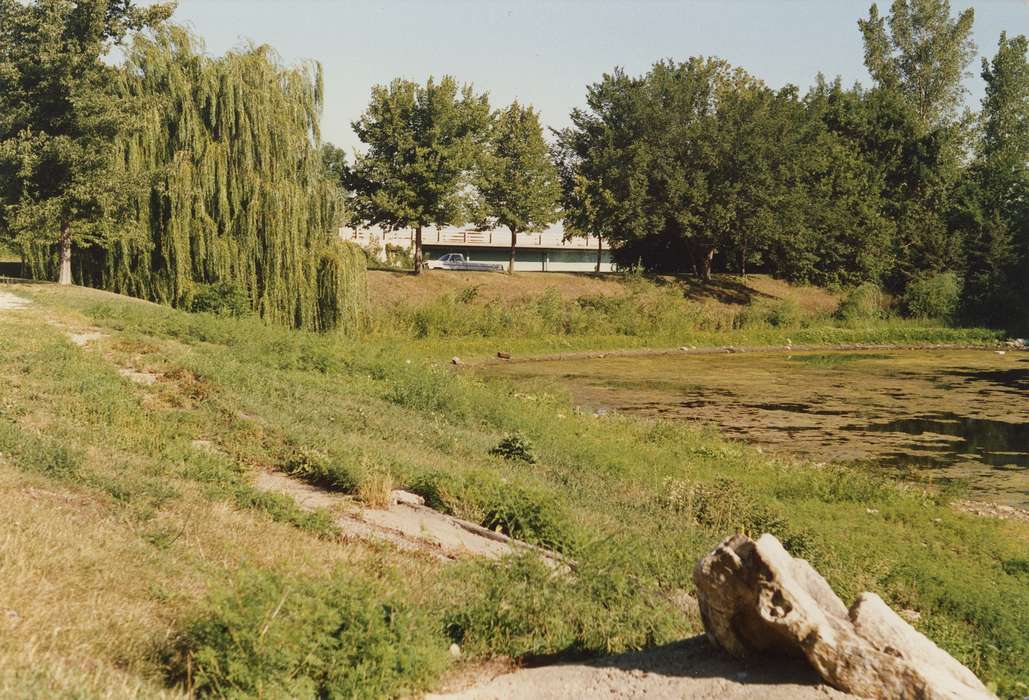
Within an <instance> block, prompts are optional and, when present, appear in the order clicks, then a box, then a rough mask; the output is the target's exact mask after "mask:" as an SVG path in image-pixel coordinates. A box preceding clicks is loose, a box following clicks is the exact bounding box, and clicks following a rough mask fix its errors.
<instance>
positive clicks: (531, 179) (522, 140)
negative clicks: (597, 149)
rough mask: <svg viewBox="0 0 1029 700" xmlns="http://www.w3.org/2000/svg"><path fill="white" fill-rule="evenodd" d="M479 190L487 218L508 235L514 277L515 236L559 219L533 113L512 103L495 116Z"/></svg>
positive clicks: (553, 177) (553, 176) (552, 171)
mask: <svg viewBox="0 0 1029 700" xmlns="http://www.w3.org/2000/svg"><path fill="white" fill-rule="evenodd" d="M478 184H479V191H480V193H481V195H482V199H483V202H484V204H485V206H486V210H487V213H488V215H489V216H490V217H491V218H493V219H494V220H495V221H496V223H497V224H499V225H501V226H506V227H507V228H508V229H510V231H511V260H510V262H509V263H508V267H507V271H508V273H513V272H514V265H515V254H516V249H517V245H518V234H519V233H527V232H532V231H542V230H543V228H545V227H546V226H547V225H548V224H551V223H553V222H554V221H556V220H557V218H558V214H559V212H558V203H559V200H560V196H561V187H560V183H559V182H558V177H557V170H556V168H555V167H554V162H553V161H552V160H551V158H550V151H549V150H548V148H547V142H546V141H545V140H544V139H543V128H542V127H541V126H540V121H539V115H538V114H537V113H536V111H535V110H533V108H532V107H522V106H521V105H520V104H518V102H513V103H512V104H511V106H510V107H508V108H507V109H505V110H501V111H500V112H499V113H498V114H497V115H496V116H495V118H494V122H493V127H492V129H491V131H490V139H489V145H488V148H487V154H486V158H484V159H483V166H482V169H481V174H480V178H479V183H478Z"/></svg>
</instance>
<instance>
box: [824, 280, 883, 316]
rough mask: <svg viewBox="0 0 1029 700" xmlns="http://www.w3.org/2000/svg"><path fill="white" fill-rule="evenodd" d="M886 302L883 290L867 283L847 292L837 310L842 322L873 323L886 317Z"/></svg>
mask: <svg viewBox="0 0 1029 700" xmlns="http://www.w3.org/2000/svg"><path fill="white" fill-rule="evenodd" d="M885 313H886V302H885V298H884V296H883V293H882V290H881V289H879V287H878V286H876V285H874V284H872V283H871V282H866V283H864V284H862V285H859V286H857V287H855V288H854V289H851V290H850V291H848V292H847V294H846V295H845V296H844V297H843V299H842V300H841V301H840V305H839V307H837V309H836V317H837V318H838V319H840V320H841V321H845V322H855V321H871V320H875V319H880V318H883V316H885Z"/></svg>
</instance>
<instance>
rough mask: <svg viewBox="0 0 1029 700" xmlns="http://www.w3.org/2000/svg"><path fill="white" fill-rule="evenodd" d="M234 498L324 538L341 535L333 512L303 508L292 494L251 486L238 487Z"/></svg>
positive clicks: (243, 505)
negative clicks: (261, 489)
mask: <svg viewBox="0 0 1029 700" xmlns="http://www.w3.org/2000/svg"><path fill="white" fill-rule="evenodd" d="M233 496H234V500H235V502H236V504H237V505H238V506H240V507H241V508H253V509H254V510H259V511H262V512H264V513H266V514H267V515H268V516H269V517H271V519H272V520H274V521H276V522H280V523H289V524H290V525H293V526H294V527H298V528H300V529H301V530H306V531H307V532H310V533H311V534H313V535H315V536H317V537H321V538H324V539H336V538H338V537H339V528H338V527H337V526H336V523H335V520H334V518H333V516H332V514H331V513H328V512H326V511H325V510H314V511H308V510H302V509H301V508H300V507H299V506H297V504H296V501H294V500H293V499H292V498H291V497H290V496H287V495H285V494H281V493H275V492H273V491H258V490H257V489H254V488H251V487H249V486H240V487H238V488H237V489H236V490H235V492H234V494H233Z"/></svg>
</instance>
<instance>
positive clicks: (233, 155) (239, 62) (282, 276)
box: [34, 27, 366, 330]
mask: <svg viewBox="0 0 1029 700" xmlns="http://www.w3.org/2000/svg"><path fill="white" fill-rule="evenodd" d="M119 88H120V89H121V90H124V91H125V92H126V94H129V95H131V96H133V97H135V98H137V99H138V100H139V102H140V104H143V105H146V109H145V110H143V112H142V114H141V115H140V119H139V123H138V125H137V127H138V128H136V129H134V130H133V131H132V133H130V134H127V135H126V136H125V137H124V138H123V139H122V140H121V142H120V144H119V151H120V153H119V155H120V159H119V162H120V164H121V167H123V168H124V170H125V173H126V174H127V175H128V176H129V177H131V178H133V179H135V180H136V181H137V182H145V186H144V187H141V188H140V191H139V194H138V195H137V196H135V198H134V200H135V201H134V206H133V216H134V217H135V219H136V220H137V221H138V222H139V224H140V225H141V226H139V227H135V228H141V229H142V230H143V231H144V234H143V235H131V234H129V233H126V235H125V236H123V237H121V238H119V239H118V240H116V241H115V243H114V244H113V246H109V247H107V248H106V249H103V250H100V249H88V250H85V251H81V254H80V255H79V256H78V259H79V263H78V269H77V270H76V272H77V276H78V278H79V280H80V281H81V282H82V283H84V284H89V285H92V286H96V287H102V288H104V289H109V290H112V291H115V292H119V293H123V294H130V295H133V296H138V297H143V298H146V299H151V300H154V301H158V302H162V303H166V304H171V305H173V306H178V307H188V306H189V304H190V302H191V300H192V298H193V295H194V293H195V291H196V289H197V287H198V285H200V284H211V283H215V282H228V283H230V284H232V285H234V286H238V287H240V288H242V289H244V290H245V291H246V294H247V296H248V298H249V299H250V301H251V305H252V306H253V308H254V310H255V311H257V312H258V313H259V314H260V315H261V316H262V317H264V318H266V319H268V320H269V321H271V322H274V323H279V324H285V325H287V326H291V327H296V328H310V329H318V330H330V329H334V328H343V329H346V328H349V327H352V326H354V325H355V324H356V323H357V322H358V320H359V318H360V316H361V314H362V313H363V310H364V303H365V297H366V291H365V278H364V256H363V254H362V253H361V252H360V250H359V249H356V248H355V247H353V246H348V245H346V244H343V243H341V242H340V241H339V240H338V238H337V236H336V235H335V231H336V230H337V227H338V223H339V220H340V216H341V214H342V199H341V197H340V193H339V190H338V187H337V186H336V184H335V183H334V182H332V181H330V180H329V179H327V178H326V176H325V174H324V170H323V168H322V165H321V160H320V150H319V140H320V134H319V128H318V120H319V118H320V115H321V108H322V75H321V69H320V67H319V66H317V65H304V66H301V67H297V68H284V67H283V66H282V65H281V63H280V61H279V59H278V57H277V56H276V55H275V54H274V52H273V51H272V50H271V49H269V48H268V47H266V46H251V47H248V48H246V49H243V50H240V51H234V52H230V53H228V54H226V55H225V56H223V57H220V58H212V57H209V56H206V55H204V54H203V52H202V47H201V46H200V45H199V42H198V40H196V39H195V38H193V37H192V36H191V35H190V34H189V32H187V31H186V30H185V29H182V28H180V27H166V28H164V29H162V30H160V31H159V32H158V33H157V35H156V37H155V38H154V39H153V40H149V39H138V40H137V41H136V42H135V43H134V44H133V46H132V48H131V49H130V50H129V52H128V56H127V60H126V64H125V69H124V71H123V74H122V83H121V85H120V86H119ZM126 230H127V231H131V230H133V227H127V229H126ZM38 262H39V261H37V265H35V266H34V267H37V268H38V267H39V265H38Z"/></svg>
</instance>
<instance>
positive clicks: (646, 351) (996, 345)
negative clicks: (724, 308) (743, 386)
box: [461, 342, 1020, 367]
mask: <svg viewBox="0 0 1029 700" xmlns="http://www.w3.org/2000/svg"><path fill="white" fill-rule="evenodd" d="M1000 348H1005V346H1004V344H1003V343H1001V342H992V343H809V344H803V345H801V344H798V345H739V346H735V345H721V346H719V345H711V346H705V347H699V348H695V347H688V348H687V347H686V346H679V347H676V348H629V349H626V350H573V351H569V352H557V353H548V354H543V355H526V356H524V357H496V356H494V357H486V358H480V359H472V360H469V361H467V362H464V361H462V362H461V364H463V365H466V366H470V367H471V366H479V367H481V366H486V365H505V364H527V363H532V362H554V361H557V360H599V359H603V358H606V357H662V356H665V355H678V356H688V355H725V354H733V353H758V352H760V353H787V352H820V351H838V350H996V349H1000ZM1014 352H1020V351H1018V350H1015V351H1014Z"/></svg>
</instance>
